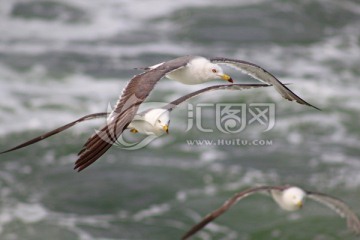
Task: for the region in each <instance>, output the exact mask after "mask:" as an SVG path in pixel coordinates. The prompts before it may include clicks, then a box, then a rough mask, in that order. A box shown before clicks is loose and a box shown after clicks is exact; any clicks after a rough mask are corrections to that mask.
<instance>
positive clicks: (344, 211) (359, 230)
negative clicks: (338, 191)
mask: <svg viewBox="0 0 360 240" xmlns="http://www.w3.org/2000/svg"><path fill="white" fill-rule="evenodd" d="M307 197H308V198H310V199H313V200H315V201H317V202H319V203H321V204H324V205H326V206H328V207H329V208H331V209H332V210H334V211H335V212H336V213H338V214H339V215H340V216H341V217H343V218H346V221H347V226H348V228H349V229H350V230H351V231H353V232H354V233H355V234H360V220H359V218H358V216H357V215H356V214H355V213H354V211H352V210H351V209H350V207H349V206H348V205H346V203H344V202H343V201H341V200H340V199H337V198H334V197H331V196H329V195H325V194H323V193H317V192H307Z"/></svg>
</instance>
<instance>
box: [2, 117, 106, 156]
mask: <svg viewBox="0 0 360 240" xmlns="http://www.w3.org/2000/svg"><path fill="white" fill-rule="evenodd" d="M106 116H107V113H106V112H104V113H93V114H89V115H86V116H84V117H81V118H79V119H77V120H75V121H73V122H71V123H68V124H66V125H64V126H61V127H59V128H56V129H54V130H52V131H50V132H47V133H44V134H42V135H40V136H38V137H36V138H33V139H31V140H29V141H26V142H24V143H22V144H19V145H17V146H15V147H13V148H10V149H8V150H5V151H3V152H0V154H2V153H7V152H11V151H14V150H17V149H20V148H23V147H26V146H29V145H31V144H34V143H37V142H39V141H42V140H44V139H46V138H48V137H51V136H53V135H55V134H58V133H60V132H62V131H64V130H66V129H68V128H70V127H72V126H74V125H76V124H78V123H81V122H84V121H88V120H91V119H95V118H103V117H106Z"/></svg>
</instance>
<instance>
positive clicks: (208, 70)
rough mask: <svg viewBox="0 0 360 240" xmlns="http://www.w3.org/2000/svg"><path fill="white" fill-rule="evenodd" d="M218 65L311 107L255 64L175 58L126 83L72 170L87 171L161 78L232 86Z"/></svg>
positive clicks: (126, 124) (227, 60)
mask: <svg viewBox="0 0 360 240" xmlns="http://www.w3.org/2000/svg"><path fill="white" fill-rule="evenodd" d="M220 63H224V64H229V65H231V66H233V67H235V68H236V69H238V70H241V71H242V72H245V73H247V74H249V75H250V76H252V77H254V78H256V79H260V80H262V81H263V82H265V83H267V84H270V85H273V86H274V87H275V88H276V90H277V91H278V92H279V93H280V94H281V95H282V96H283V97H284V98H285V99H288V100H294V101H297V102H298V103H300V104H305V105H308V106H312V105H310V104H309V103H307V102H305V101H304V100H302V99H301V98H300V97H298V96H297V95H296V94H295V93H293V92H291V91H290V90H289V89H288V88H287V87H286V86H285V85H284V84H282V83H281V82H280V81H279V80H278V79H276V78H275V77H274V76H273V75H272V74H270V73H269V72H267V71H266V70H264V69H263V68H261V67H259V66H257V65H255V64H252V63H248V62H244V61H239V60H232V59H226V58H214V59H211V60H208V59H206V58H204V57H199V56H184V57H179V58H176V59H173V60H170V61H167V62H163V63H160V64H157V65H155V66H152V67H150V68H148V70H146V71H145V72H143V73H141V74H139V75H136V76H135V77H133V78H132V79H131V80H130V81H129V83H128V84H127V86H126V87H125V88H124V90H123V93H122V94H121V96H120V98H119V100H118V102H117V103H116V105H115V108H114V110H113V112H112V113H111V115H110V119H111V121H110V122H108V124H107V125H105V126H104V127H103V128H102V129H101V130H99V131H98V132H97V133H96V134H94V135H93V136H91V137H90V138H89V139H88V140H87V142H86V143H85V144H84V146H83V148H82V150H81V151H80V152H79V153H78V160H77V161H76V162H75V168H74V169H76V170H78V171H81V170H83V169H84V168H86V167H88V166H89V165H91V164H92V163H93V162H95V161H96V160H97V159H99V158H100V157H101V156H102V155H103V154H104V153H105V152H106V151H107V150H108V149H109V148H110V147H111V146H112V145H113V143H114V142H116V140H117V139H118V137H119V136H120V135H121V133H122V132H123V131H124V130H125V129H126V128H127V126H128V125H129V124H130V122H131V121H132V120H133V118H134V116H135V115H136V112H137V110H138V108H139V105H140V104H141V103H142V102H143V101H144V100H145V99H146V98H147V97H148V95H149V94H150V92H151V91H152V89H153V88H154V86H155V85H156V83H157V82H158V81H159V80H160V79H161V78H163V77H165V76H166V77H168V78H170V79H172V80H175V81H178V82H181V83H184V84H200V83H203V82H207V81H210V80H212V79H224V80H226V81H230V82H232V78H231V77H230V76H228V75H226V74H224V73H223V70H222V68H221V67H220V66H219V65H218V64H220ZM315 108H316V107H315Z"/></svg>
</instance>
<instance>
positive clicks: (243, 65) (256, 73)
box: [210, 58, 320, 110]
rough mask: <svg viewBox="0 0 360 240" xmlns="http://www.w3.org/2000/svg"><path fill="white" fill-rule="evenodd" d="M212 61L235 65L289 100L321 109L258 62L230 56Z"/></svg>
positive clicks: (234, 66) (212, 60)
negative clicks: (300, 95)
mask: <svg viewBox="0 0 360 240" xmlns="http://www.w3.org/2000/svg"><path fill="white" fill-rule="evenodd" d="M210 61H211V62H213V63H217V64H226V65H229V66H230V67H233V68H235V69H237V70H239V71H241V72H243V73H245V74H248V75H249V76H251V77H253V78H255V79H257V80H259V81H262V82H265V83H268V84H271V85H273V86H274V87H275V89H276V90H277V91H278V92H279V93H280V94H281V96H282V97H283V98H285V99H287V100H290V101H296V102H298V103H300V104H303V105H307V106H311V107H313V108H315V109H318V110H320V109H319V108H317V107H315V106H313V105H311V104H310V103H308V102H306V101H305V100H303V99H302V98H300V97H299V96H297V95H296V94H295V93H293V92H292V91H291V90H290V89H289V88H288V87H286V86H285V85H284V84H283V83H281V82H280V81H279V80H278V79H277V78H276V77H275V76H274V75H272V74H271V73H269V72H268V71H266V70H265V69H263V68H262V67H260V66H258V65H256V64H253V63H250V62H246V61H242V60H236V59H229V58H213V59H210Z"/></svg>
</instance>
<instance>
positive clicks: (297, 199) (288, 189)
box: [182, 185, 360, 240]
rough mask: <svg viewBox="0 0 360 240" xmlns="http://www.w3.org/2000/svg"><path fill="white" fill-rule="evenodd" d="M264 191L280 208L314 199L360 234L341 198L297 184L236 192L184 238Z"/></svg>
mask: <svg viewBox="0 0 360 240" xmlns="http://www.w3.org/2000/svg"><path fill="white" fill-rule="evenodd" d="M258 192H263V193H269V194H270V196H271V197H272V198H273V199H274V201H275V202H276V203H277V204H278V205H279V206H280V208H282V209H284V210H286V211H296V210H299V209H300V208H302V206H303V204H304V200H305V198H309V199H313V200H315V201H316V202H319V203H321V204H323V205H325V206H327V207H329V208H331V209H332V210H334V211H335V212H336V213H338V214H339V215H340V216H341V217H343V218H346V220H347V226H348V228H349V230H351V231H353V232H354V233H355V234H360V220H359V218H358V217H357V215H356V214H355V213H354V212H353V211H352V210H351V209H350V208H349V206H348V205H346V204H345V203H344V202H343V201H341V200H340V199H337V198H335V197H332V196H329V195H326V194H323V193H319V192H311V191H307V190H303V189H301V188H299V187H297V186H290V185H285V186H260V187H254V188H250V189H247V190H244V191H242V192H239V193H237V194H235V195H234V196H233V197H232V198H230V199H228V200H227V201H226V202H225V203H224V204H223V205H222V206H221V207H220V208H218V209H216V210H215V211H213V212H212V213H210V214H208V215H207V216H206V217H204V218H203V219H202V220H201V221H200V222H199V223H198V224H196V225H195V226H193V227H192V228H191V229H190V230H189V231H188V232H187V233H185V235H184V236H183V237H182V240H186V239H188V238H190V237H191V236H192V235H194V234H195V233H197V232H198V231H199V230H201V229H202V228H204V227H205V226H206V225H207V224H208V223H209V222H211V221H213V220H214V219H215V218H217V217H219V216H220V215H221V214H223V213H224V212H225V211H227V210H228V209H229V208H230V207H232V206H233V205H234V204H236V203H237V202H238V201H240V200H242V199H243V198H245V197H248V196H250V195H252V194H254V193H258Z"/></svg>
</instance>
